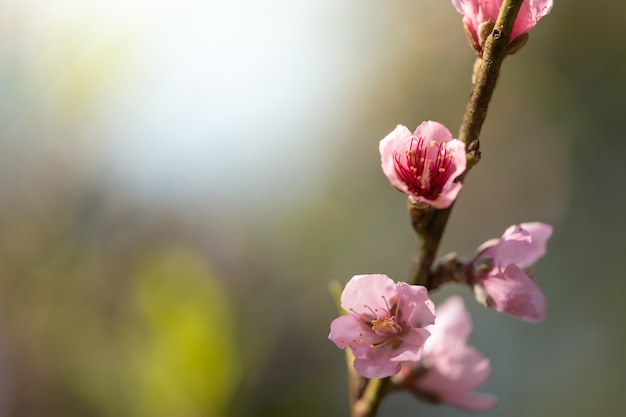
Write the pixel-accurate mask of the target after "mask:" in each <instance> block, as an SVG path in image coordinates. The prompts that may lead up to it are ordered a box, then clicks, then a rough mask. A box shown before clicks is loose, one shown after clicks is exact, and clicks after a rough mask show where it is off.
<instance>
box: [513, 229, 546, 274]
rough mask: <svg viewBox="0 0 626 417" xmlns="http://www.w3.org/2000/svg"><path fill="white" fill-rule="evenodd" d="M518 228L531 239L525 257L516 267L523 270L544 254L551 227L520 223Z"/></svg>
mask: <svg viewBox="0 0 626 417" xmlns="http://www.w3.org/2000/svg"><path fill="white" fill-rule="evenodd" d="M520 227H521V228H522V229H523V230H526V231H528V233H529V234H530V237H531V241H530V245H529V247H528V248H527V249H526V256H525V257H524V259H523V260H522V261H521V262H518V263H517V265H518V266H519V267H520V268H522V269H524V268H527V267H529V266H531V265H532V264H534V263H535V262H536V261H537V259H539V258H541V257H542V256H543V255H545V254H546V244H547V242H548V239H550V236H552V226H550V225H548V224H544V223H539V222H533V223H522V224H520Z"/></svg>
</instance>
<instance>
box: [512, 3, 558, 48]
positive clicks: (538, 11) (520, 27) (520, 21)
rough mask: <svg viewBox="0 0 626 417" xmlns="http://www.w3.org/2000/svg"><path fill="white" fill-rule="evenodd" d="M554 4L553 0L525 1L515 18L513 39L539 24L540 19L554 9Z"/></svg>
mask: <svg viewBox="0 0 626 417" xmlns="http://www.w3.org/2000/svg"><path fill="white" fill-rule="evenodd" d="M500 3H501V2H500ZM552 4H553V1H552V0H526V1H524V2H523V3H522V7H521V8H520V11H519V13H518V15H517V19H516V20H515V25H514V26H513V31H512V32H511V40H513V39H515V38H516V37H517V36H519V35H521V34H522V33H526V32H529V31H530V30H532V28H534V27H535V25H537V22H539V19H541V18H542V17H544V16H546V15H547V14H549V13H550V11H551V10H552Z"/></svg>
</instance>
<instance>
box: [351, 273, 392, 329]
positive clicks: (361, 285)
mask: <svg viewBox="0 0 626 417" xmlns="http://www.w3.org/2000/svg"><path fill="white" fill-rule="evenodd" d="M396 299H397V292H396V285H395V283H394V282H393V280H392V279H391V278H389V277H388V276H387V275H383V274H372V275H355V276H354V277H352V279H351V280H350V281H348V283H347V284H346V287H345V288H344V290H343V293H342V294H341V307H342V308H343V309H344V310H346V311H348V312H350V311H352V312H355V313H356V314H360V315H364V316H366V317H371V318H372V319H374V318H375V317H374V315H373V313H372V310H376V309H381V310H382V309H385V308H387V305H388V304H389V305H390V306H391V305H392V304H393V303H395V301H396ZM385 300H386V302H385Z"/></svg>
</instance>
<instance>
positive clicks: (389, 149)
mask: <svg viewBox="0 0 626 417" xmlns="http://www.w3.org/2000/svg"><path fill="white" fill-rule="evenodd" d="M411 138H413V134H412V133H411V131H410V130H409V129H408V128H407V127H406V126H402V125H398V126H396V128H395V129H394V130H393V131H392V132H391V133H389V134H388V135H387V136H385V137H384V138H383V139H382V140H381V141H380V143H379V145H378V150H379V151H380V163H381V167H382V169H383V173H384V174H385V175H386V176H387V178H388V179H389V182H390V183H391V185H393V186H394V187H395V188H397V189H398V190H400V191H402V192H403V193H408V192H409V188H408V187H407V185H406V184H405V183H404V181H402V179H400V177H399V176H398V173H397V172H396V168H395V162H394V153H395V151H396V150H397V149H408V148H409V144H410V143H411Z"/></svg>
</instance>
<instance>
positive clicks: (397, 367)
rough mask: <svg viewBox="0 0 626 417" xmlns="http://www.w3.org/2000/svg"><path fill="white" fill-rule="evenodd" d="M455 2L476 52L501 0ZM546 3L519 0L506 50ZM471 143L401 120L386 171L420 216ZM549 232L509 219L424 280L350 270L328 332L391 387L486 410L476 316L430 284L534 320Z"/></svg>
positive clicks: (519, 41) (454, 184) (452, 182)
mask: <svg viewBox="0 0 626 417" xmlns="http://www.w3.org/2000/svg"><path fill="white" fill-rule="evenodd" d="M452 3H453V4H454V6H455V7H456V9H457V10H458V11H459V12H460V13H462V14H463V23H464V26H465V30H466V33H467V35H468V38H469V39H470V43H471V45H472V46H473V47H474V49H475V50H476V51H477V52H478V55H479V60H480V59H482V53H483V47H484V45H485V40H486V38H487V37H488V36H489V34H490V33H492V31H494V32H493V33H495V30H496V29H494V25H495V24H496V22H497V18H498V14H499V11H500V8H501V6H502V0H452ZM552 3H553V2H552V0H525V1H524V2H523V3H522V5H521V8H520V10H519V13H518V17H517V19H516V21H515V23H514V25H513V29H512V32H511V35H510V38H509V44H508V49H507V50H506V53H509V54H510V53H514V52H515V51H516V50H517V49H519V47H521V45H523V43H524V42H525V40H526V38H527V36H528V32H529V31H530V30H531V29H532V28H533V27H534V26H535V25H536V24H537V22H538V21H539V20H540V19H541V18H542V17H544V16H545V15H547V14H548V13H549V12H550V10H551V9H552ZM469 148H470V149H471V148H472V146H471V145H470V146H469ZM470 149H466V146H465V143H464V142H463V141H461V140H459V139H455V138H454V137H453V135H452V134H451V133H450V131H449V130H448V129H447V128H446V127H445V126H444V125H442V124H441V123H439V122H435V121H425V122H423V123H421V124H420V125H419V126H418V127H417V128H416V129H415V131H414V132H411V131H410V130H409V129H408V128H407V127H406V126H403V125H398V126H397V127H396V128H395V129H394V130H393V131H391V132H390V133H389V134H388V135H387V136H385V137H384V138H383V139H382V140H381V141H380V143H379V152H380V161H381V168H382V171H383V173H384V174H385V176H386V177H387V179H388V180H389V182H390V183H391V185H392V186H393V187H394V188H396V189H397V190H398V191H400V192H402V193H404V194H406V195H407V196H408V200H409V202H410V204H411V210H412V213H413V211H417V212H421V213H424V214H423V218H425V219H430V218H431V217H429V216H431V215H433V213H434V212H435V211H437V210H445V209H449V208H450V207H451V206H452V205H453V204H454V202H455V200H456V198H457V197H458V195H459V193H460V191H461V189H462V187H463V183H462V181H463V179H464V176H465V173H466V170H467V169H468V163H467V161H468V158H473V157H474V156H475V155H476V154H475V153H474V152H475V151H473V150H472V151H470ZM468 155H469V156H468ZM412 215H413V214H412ZM421 218H422V217H420V219H421ZM413 220H414V218H413ZM426 222H428V220H426ZM413 225H414V227H415V228H416V231H418V234H420V236H421V235H422V234H426V233H427V231H426V229H425V228H426V226H424V225H421V224H420V223H419V222H416V221H414V222H413ZM551 235H552V227H551V226H549V225H547V224H544V223H540V222H528V223H520V224H516V225H513V226H510V227H509V228H507V229H506V230H505V232H504V233H503V235H502V236H501V237H500V238H498V239H492V240H489V241H487V242H485V243H483V244H482V245H480V246H479V247H478V249H477V251H476V254H475V255H474V257H473V258H472V259H471V260H468V261H462V260H459V259H457V258H456V256H455V257H454V259H453V260H454V262H452V263H450V264H449V265H452V266H451V268H452V269H451V270H446V271H447V274H448V275H445V273H443V278H442V277H441V276H437V277H436V280H435V281H433V280H430V279H431V277H428V278H427V283H426V284H424V285H427V286H428V287H425V286H421V285H413V284H410V283H406V282H395V281H393V280H392V279H391V278H389V277H388V276H387V275H384V274H370V275H356V276H354V277H352V279H350V280H349V281H348V283H347V284H346V286H345V288H344V290H343V293H342V294H341V299H340V302H341V307H342V309H343V310H344V314H342V315H340V316H339V317H338V318H336V319H334V320H333V321H332V323H331V325H330V334H329V335H328V338H329V339H330V340H331V341H332V342H333V343H334V344H335V345H336V346H337V347H339V348H341V349H346V348H349V349H350V352H351V353H352V356H353V367H354V370H355V371H356V372H357V373H358V374H359V375H361V376H362V377H365V378H387V377H389V380H390V382H391V384H392V386H393V387H394V388H396V389H399V388H401V389H407V390H409V391H411V392H413V393H414V394H415V395H417V396H418V397H420V398H424V399H426V400H429V401H433V402H437V403H446V404H449V405H452V406H456V407H458V408H461V409H465V410H468V411H485V410H488V409H490V408H491V407H493V406H494V404H495V402H496V398H495V397H494V396H493V395H491V394H485V393H478V392H475V390H476V389H477V388H478V387H479V386H480V385H482V384H483V382H484V381H485V380H486V379H487V378H488V376H489V374H490V373H491V364H490V361H489V359H487V358H486V357H485V356H484V355H483V354H482V353H481V352H479V351H478V350H477V349H476V348H475V347H473V346H471V345H470V344H469V343H468V341H469V337H470V333H471V330H472V320H471V318H470V316H469V313H468V312H467V310H466V309H465V305H464V302H463V299H462V298H461V297H459V296H452V297H450V298H449V299H448V300H446V301H445V302H443V303H442V304H441V305H439V306H438V307H437V308H435V303H434V302H433V301H432V300H431V299H430V294H429V290H430V289H432V288H435V287H437V286H438V285H439V283H442V282H447V281H453V282H457V283H459V284H463V285H466V286H468V287H470V288H471V289H472V292H473V295H474V297H475V299H476V300H477V301H478V302H479V303H480V304H482V305H484V306H486V307H488V308H491V309H493V310H495V311H497V312H500V313H504V314H506V315H508V316H511V317H514V318H516V319H519V320H523V321H526V322H530V323H537V322H540V321H541V320H543V319H544V318H545V315H546V299H545V296H544V295H543V293H542V291H541V290H540V289H539V287H538V286H537V285H536V284H535V281H534V279H533V277H532V275H533V274H532V269H531V268H532V266H533V264H534V263H535V262H536V261H537V260H538V259H539V258H541V257H542V256H544V255H545V253H546V245H547V242H548V240H549V238H550V237H551ZM421 237H422V238H423V236H421ZM435 248H436V247H435ZM429 265H430V264H429ZM446 265H447V264H446ZM427 272H428V271H427ZM431 275H433V274H432V273H431Z"/></svg>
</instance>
